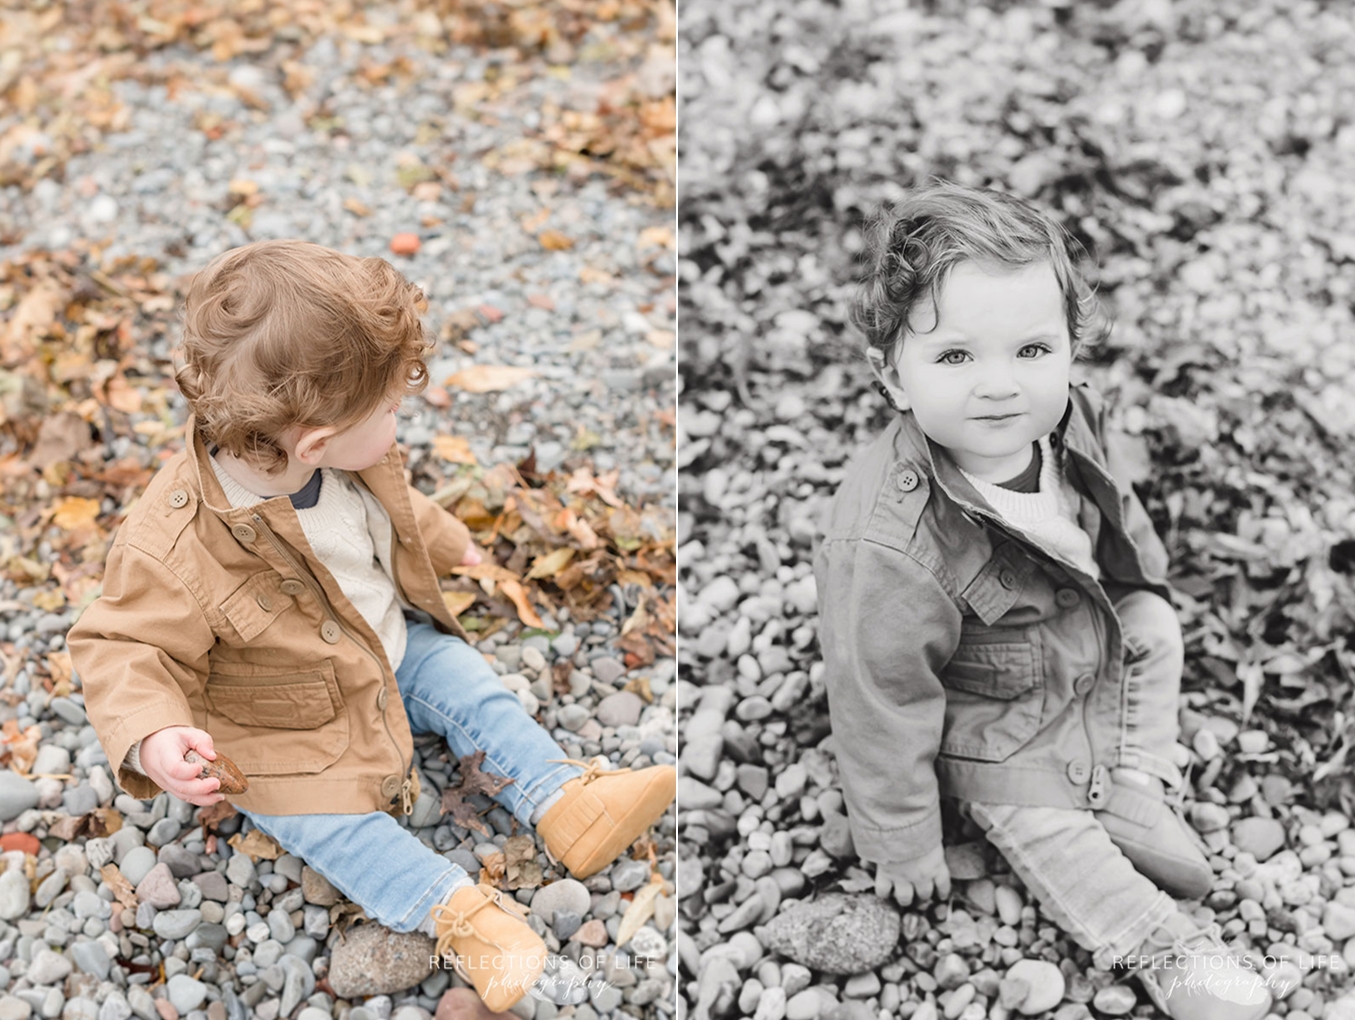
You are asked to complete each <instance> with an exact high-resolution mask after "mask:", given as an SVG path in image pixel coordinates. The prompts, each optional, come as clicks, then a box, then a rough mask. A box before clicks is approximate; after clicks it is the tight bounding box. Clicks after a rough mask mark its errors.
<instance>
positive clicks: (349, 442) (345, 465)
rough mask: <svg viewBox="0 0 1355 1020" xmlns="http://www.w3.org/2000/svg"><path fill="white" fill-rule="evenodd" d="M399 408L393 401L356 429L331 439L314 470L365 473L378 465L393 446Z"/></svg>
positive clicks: (385, 403) (397, 402)
mask: <svg viewBox="0 0 1355 1020" xmlns="http://www.w3.org/2000/svg"><path fill="white" fill-rule="evenodd" d="M399 407H400V401H399V400H398V399H396V398H394V397H392V398H390V399H388V400H386V401H385V402H384V403H382V404H381V406H380V407H378V408H377V409H376V410H375V411H373V412H372V413H371V414H369V415H368V416H367V417H366V418H364V419H363V420H362V421H360V422H358V423H357V424H356V425H352V426H350V427H349V428H346V429H344V430H343V431H342V432H338V433H335V434H333V435H331V436H330V437H329V439H328V441H327V442H326V443H325V446H324V450H323V455H322V457H321V459H320V461H319V462H318V463H317V464H316V465H315V466H316V467H328V468H341V469H343V470H344V471H365V470H366V469H367V468H369V467H371V466H372V465H373V464H376V463H379V462H380V460H381V458H382V457H384V456H385V455H386V451H387V450H389V449H390V447H391V443H393V442H395V412H396V411H397V410H398V409H399Z"/></svg>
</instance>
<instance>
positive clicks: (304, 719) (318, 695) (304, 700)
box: [205, 669, 339, 730]
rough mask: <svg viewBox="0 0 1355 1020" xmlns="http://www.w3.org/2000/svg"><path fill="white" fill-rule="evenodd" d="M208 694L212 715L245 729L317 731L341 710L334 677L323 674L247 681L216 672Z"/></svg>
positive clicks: (243, 677)
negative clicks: (247, 727)
mask: <svg viewBox="0 0 1355 1020" xmlns="http://www.w3.org/2000/svg"><path fill="white" fill-rule="evenodd" d="M205 690H206V695H207V705H208V708H209V710H210V711H212V712H215V713H217V714H218V715H221V716H224V717H225V718H227V719H229V720H231V721H232V722H234V723H239V724H240V725H243V726H265V727H269V728H271V729H278V730H313V729H316V728H317V727H319V726H323V725H324V724H325V723H327V722H329V721H330V720H331V719H333V718H334V716H335V715H336V714H337V712H338V707H339V706H338V704H337V703H336V693H337V692H335V691H333V675H332V674H329V673H327V672H326V671H323V670H314V671H311V672H302V673H288V674H285V675H270V676H250V677H246V676H235V675H231V674H229V673H224V672H218V671H217V670H215V669H214V670H213V673H212V677H211V679H210V680H209V681H208V683H207V687H206V689H205Z"/></svg>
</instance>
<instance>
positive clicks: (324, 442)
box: [293, 428, 336, 467]
mask: <svg viewBox="0 0 1355 1020" xmlns="http://www.w3.org/2000/svg"><path fill="white" fill-rule="evenodd" d="M335 434H336V433H335V430H334V429H331V428H323V429H301V430H300V431H299V432H298V433H297V437H296V447H295V449H294V451H293V452H294V455H295V457H296V459H297V460H299V461H301V463H303V464H305V465H306V466H307V467H316V466H317V465H318V464H319V463H320V459H321V458H322V457H324V455H325V450H326V449H327V448H328V446H329V441H330V440H331V439H333V438H334V436H335Z"/></svg>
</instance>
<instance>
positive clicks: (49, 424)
mask: <svg viewBox="0 0 1355 1020" xmlns="http://www.w3.org/2000/svg"><path fill="white" fill-rule="evenodd" d="M93 442H94V440H93V439H91V438H90V434H89V424H88V423H87V422H86V421H85V419H83V418H81V417H80V416H79V415H78V414H72V413H71V412H70V411H61V412H59V413H57V414H53V415H50V416H48V417H46V418H44V419H43V421H42V424H41V425H40V426H39V427H38V441H37V443H36V444H35V445H34V446H33V452H32V453H31V454H29V456H28V462H29V463H30V464H32V465H33V466H34V467H36V468H37V469H38V470H39V471H45V470H46V469H47V468H49V467H51V466H52V465H53V464H55V463H57V462H59V461H63V460H74V459H75V458H76V457H77V456H78V455H79V454H80V453H82V452H83V451H84V450H87V449H89V447H90V446H91V445H93Z"/></svg>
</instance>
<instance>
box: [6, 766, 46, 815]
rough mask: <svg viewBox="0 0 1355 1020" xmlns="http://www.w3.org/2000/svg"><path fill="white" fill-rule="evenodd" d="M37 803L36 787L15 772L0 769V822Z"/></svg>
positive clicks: (35, 805)
mask: <svg viewBox="0 0 1355 1020" xmlns="http://www.w3.org/2000/svg"><path fill="white" fill-rule="evenodd" d="M37 805H38V788H37V787H36V786H34V785H33V783H32V782H31V781H29V780H27V779H25V778H24V777H23V776H21V775H19V774H18V773H17V772H12V771H11V770H9V769H4V770H3V771H0V822H8V821H10V820H11V819H14V818H18V817H19V815H21V814H23V813H24V812H25V811H27V810H28V809H29V808H34V807H37Z"/></svg>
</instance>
